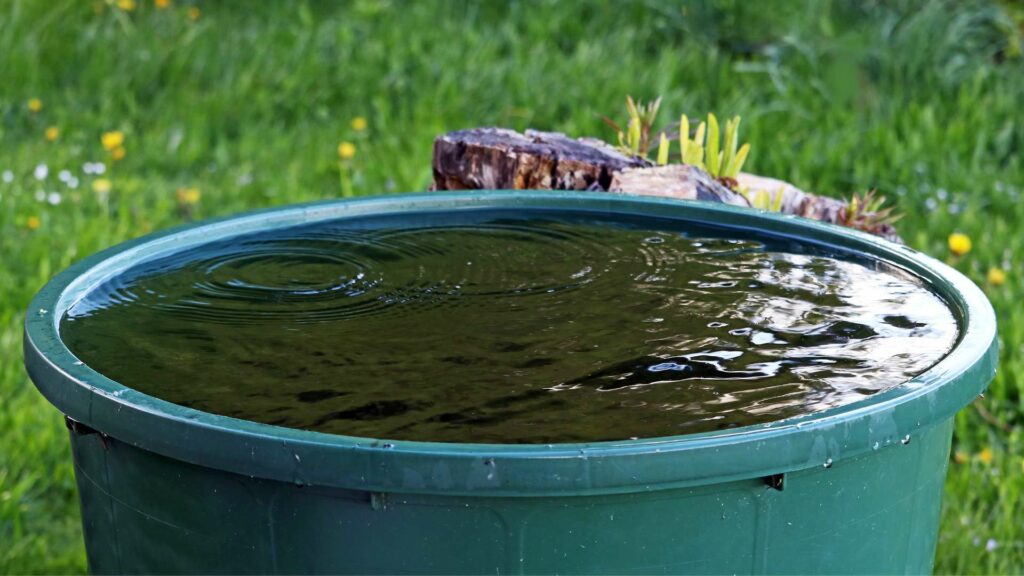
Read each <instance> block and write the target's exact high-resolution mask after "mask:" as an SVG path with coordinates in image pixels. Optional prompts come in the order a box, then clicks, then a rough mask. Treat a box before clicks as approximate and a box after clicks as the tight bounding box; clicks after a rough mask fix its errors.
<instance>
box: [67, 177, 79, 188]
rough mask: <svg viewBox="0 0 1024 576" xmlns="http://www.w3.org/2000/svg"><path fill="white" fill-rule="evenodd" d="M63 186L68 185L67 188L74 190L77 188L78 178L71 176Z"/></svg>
mask: <svg viewBox="0 0 1024 576" xmlns="http://www.w3.org/2000/svg"><path fill="white" fill-rule="evenodd" d="M65 184H67V185H68V188H71V189H72V190H74V189H75V188H78V178H75V177H74V176H72V177H71V178H69V179H68V181H67V182H65Z"/></svg>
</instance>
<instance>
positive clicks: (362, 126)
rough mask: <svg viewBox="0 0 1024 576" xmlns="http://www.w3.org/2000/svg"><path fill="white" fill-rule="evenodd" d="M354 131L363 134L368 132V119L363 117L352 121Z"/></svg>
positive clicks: (357, 117)
mask: <svg viewBox="0 0 1024 576" xmlns="http://www.w3.org/2000/svg"><path fill="white" fill-rule="evenodd" d="M352 129H353V130H355V131H356V132H362V131H363V130H366V118H363V117H362V116H356V117H355V118H353V119H352Z"/></svg>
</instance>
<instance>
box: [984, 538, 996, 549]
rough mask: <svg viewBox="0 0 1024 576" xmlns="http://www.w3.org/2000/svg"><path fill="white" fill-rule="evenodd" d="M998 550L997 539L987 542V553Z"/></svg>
mask: <svg viewBox="0 0 1024 576" xmlns="http://www.w3.org/2000/svg"><path fill="white" fill-rule="evenodd" d="M996 548H999V542H997V541H996V539H995V538H989V539H988V542H985V551H986V552H993V551H994V550H995V549H996Z"/></svg>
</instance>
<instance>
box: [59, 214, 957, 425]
mask: <svg viewBox="0 0 1024 576" xmlns="http://www.w3.org/2000/svg"><path fill="white" fill-rule="evenodd" d="M465 219H466V217H463V220H465ZM663 224H664V223H660V224H659V228H657V229H652V228H653V226H652V224H651V223H648V224H647V227H646V228H645V227H643V226H639V225H634V226H631V227H624V226H612V225H610V224H608V223H603V222H599V221H593V220H591V221H580V220H579V219H578V218H577V219H576V220H575V221H572V220H571V219H567V220H565V221H561V220H560V221H552V220H511V219H507V218H506V219H496V218H493V217H489V218H483V217H481V218H479V219H478V220H477V221H463V222H461V223H459V224H458V225H448V226H431V227H396V226H394V225H393V224H392V225H388V224H387V223H386V222H384V223H380V224H379V225H372V224H369V223H367V222H361V223H359V222H356V223H353V221H335V222H328V223H324V224H316V225H311V226H304V227H299V228H292V229H289V230H286V231H283V232H280V231H279V232H275V233H273V234H264V235H252V236H247V237H244V238H242V239H235V240H233V241H231V242H218V243H214V244H210V245H207V246H204V247H203V248H201V249H199V250H195V251H189V252H187V253H183V254H179V255H176V256H172V257H169V258H165V259H162V260H158V261H154V262H149V263H143V264H141V265H139V266H137V267H136V268H135V269H132V270H130V271H129V272H128V273H126V274H124V275H122V276H119V277H117V278H114V279H112V280H110V281H108V282H107V283H105V284H103V285H102V286H100V287H99V288H97V289H96V290H94V291H93V292H91V293H90V294H89V295H88V296H87V297H86V298H84V299H83V300H81V301H79V302H78V303H77V304H76V305H75V306H73V307H72V308H71V309H70V310H69V312H68V313H67V315H66V316H65V318H64V320H63V323H62V334H63V337H64V338H65V340H66V341H67V342H68V344H69V346H70V347H71V349H72V351H74V352H75V354H76V355H77V356H78V357H79V358H81V359H82V360H84V361H85V362H86V363H87V364H89V365H90V366H91V367H93V368H94V369H96V370H98V371H100V372H102V373H104V374H106V375H107V376H109V377H111V378H113V379H115V380H117V381H119V382H122V383H124V384H125V385H127V386H130V387H133V388H136V389H138V390H141V391H143V392H146V393H148V394H151V395H154V396H157V397H160V398H163V399H166V400H169V401H171V402H176V403H178V404H182V405H186V406H191V407H193V408H196V409H200V410H205V411H209V412H214V413H218V414H224V415H228V416H234V417H238V418H244V419H249V420H255V421H259V422H266V423H270V424H276V425H281V426H289V427H294V428H306V429H313V430H319V431H324V432H333V433H340V434H349V435H356V436H369V437H378V438H390V439H408V440H435V441H460V442H508V443H534V442H535V443H552V442H575V441H597V440H612V439H623V438H628V437H653V436H667V435H675V434H684V433H691V432H702V431H709V430H717V429H722V428H730V427H735V426H742V425H748V424H756V423H763V422H768V421H772V420H777V419H781V418H787V417H792V416H797V415H802V414H808V413H811V412H816V411H820V410H823V409H826V408H830V407H834V406H838V405H841V404H846V403H849V402H854V401H857V400H859V399H862V398H864V397H865V396H868V395H871V394H874V393H876V392H878V391H880V390H883V389H886V388H890V387H892V386H895V385H897V384H900V383H901V382H904V381H906V380H907V379H908V378H910V377H912V376H914V375H915V374H918V373H920V372H921V371H923V370H925V369H926V368H928V367H929V366H931V365H932V364H934V363H935V362H936V361H937V360H939V359H940V358H941V357H942V356H943V355H944V354H946V352H948V351H949V349H950V348H951V346H952V345H953V342H954V341H955V339H956V330H957V327H956V322H955V320H954V318H953V316H952V314H951V313H950V311H949V310H948V309H947V307H946V306H945V305H944V304H943V303H942V301H941V300H939V299H938V298H937V297H936V296H935V295H933V294H932V293H931V292H929V291H928V290H926V289H925V288H923V287H922V286H921V285H920V284H919V283H918V282H916V281H915V280H914V279H912V278H911V277H909V276H908V275H906V274H905V273H903V272H902V271H900V270H897V269H894V268H892V267H890V266H887V265H884V264H881V263H877V262H861V263H855V262H847V261H841V260H836V259H833V258H829V257H827V256H823V255H816V254H810V253H804V254H798V253H793V252H792V250H793V246H791V245H787V246H779V247H773V246H765V245H763V244H761V243H759V242H756V241H752V240H742V239H729V238H714V237H706V235H707V231H701V235H700V236H696V235H695V233H694V231H692V230H686V229H685V228H683V229H678V230H672V229H669V228H668V227H667V226H663ZM675 226H680V225H679V224H676V225H675ZM782 249H785V250H788V251H781V250H782Z"/></svg>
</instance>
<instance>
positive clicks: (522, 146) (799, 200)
mask: <svg viewBox="0 0 1024 576" xmlns="http://www.w3.org/2000/svg"><path fill="white" fill-rule="evenodd" d="M433 172H434V183H433V185H432V186H431V189H432V190H502V189H513V190H524V189H525V190H600V191H610V192H621V193H626V194H642V195H650V196H663V197H670V198H679V199H683V200H706V201H711V202H722V203H725V204H733V205H737V206H750V202H749V201H748V200H747V198H756V196H757V194H758V193H760V192H763V193H766V194H768V196H769V197H770V198H771V199H772V202H770V203H769V204H770V205H775V199H776V198H777V197H778V196H779V195H781V196H782V199H781V203H780V211H781V212H782V213H784V214H793V215H796V216H803V217H804V218H811V219H814V220H820V221H823V222H829V223H832V224H842V222H843V219H844V218H845V217H846V208H847V203H846V202H844V201H842V200H838V199H835V198H829V197H827V196H818V195H816V194H810V193H808V192H804V191H803V190H800V189H799V188H797V187H796V186H793V185H792V184H790V183H788V182H784V181H782V180H776V179H775V178H767V177H764V176H757V175H754V174H747V173H741V174H740V175H739V176H738V177H737V182H738V183H739V188H740V189H742V190H743V191H744V192H746V196H744V195H743V194H740V193H738V192H735V191H733V190H732V189H730V188H729V187H728V186H725V185H724V184H722V183H721V182H719V181H718V180H716V179H715V178H712V177H711V176H710V175H709V174H708V173H707V172H705V171H703V170H701V169H700V168H697V167H695V166H690V165H686V164H670V165H668V166H653V165H652V164H651V163H650V162H648V161H647V160H644V159H642V158H638V157H631V156H627V155H625V154H622V153H621V152H619V151H618V150H617V149H615V148H614V147H612V146H609V145H608V144H606V143H604V142H602V141H600V140H596V139H593V138H579V139H573V138H569V137H568V136H566V135H565V134H560V133H557V132H538V131H535V130H527V131H526V133H524V134H520V133H519V132H516V131H515V130H509V129H506V128H473V129H469V130H458V131H455V132H449V133H447V134H443V135H441V136H438V137H437V138H436V139H435V140H434V158H433ZM874 233H875V234H877V235H879V236H882V237H883V238H886V239H889V240H893V241H895V242H901V240H900V237H899V235H898V234H897V233H896V230H895V228H893V227H892V226H891V225H884V226H879V227H878V228H877V229H876V230H874Z"/></svg>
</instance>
